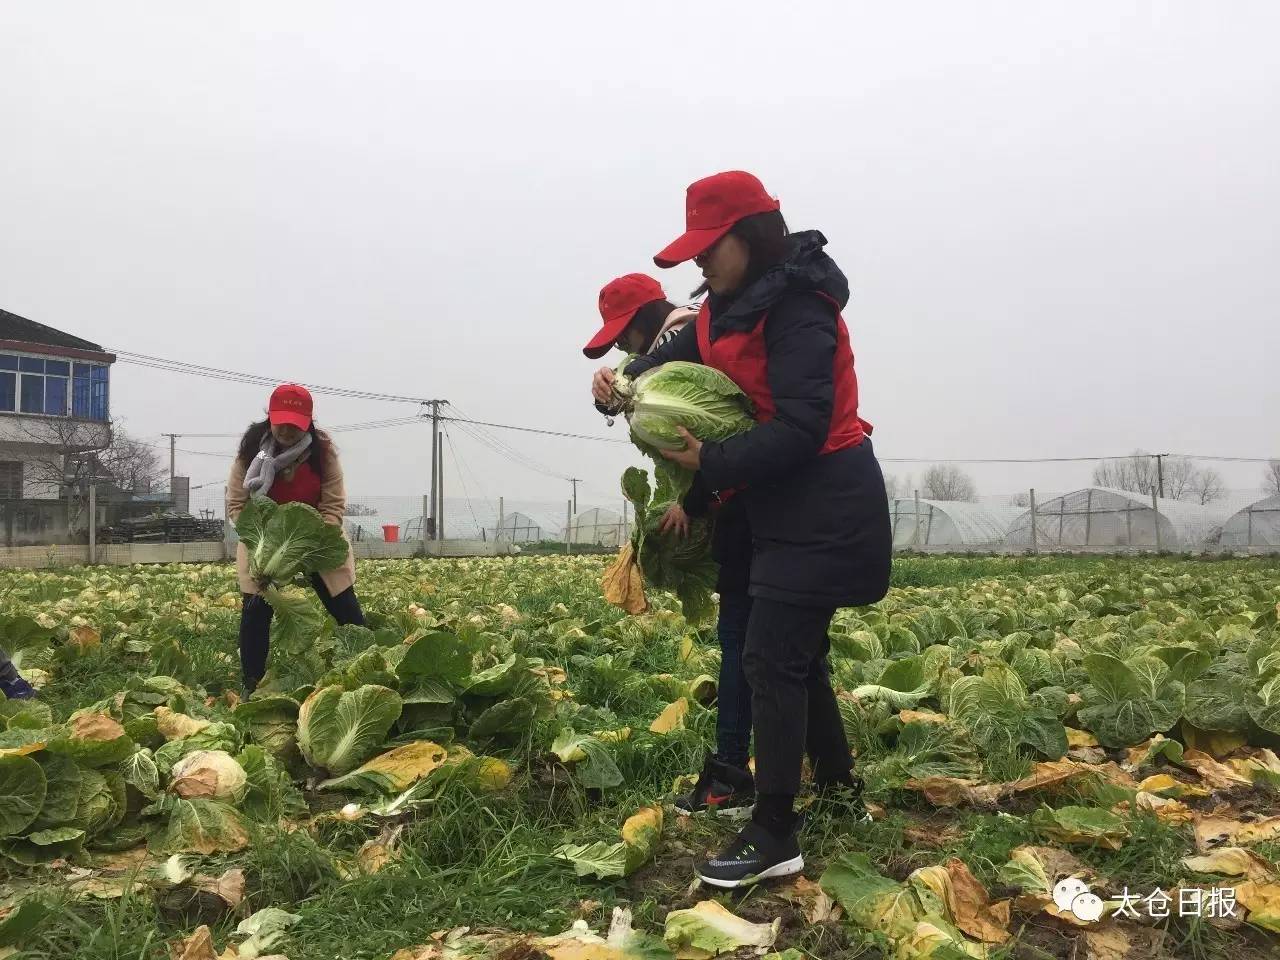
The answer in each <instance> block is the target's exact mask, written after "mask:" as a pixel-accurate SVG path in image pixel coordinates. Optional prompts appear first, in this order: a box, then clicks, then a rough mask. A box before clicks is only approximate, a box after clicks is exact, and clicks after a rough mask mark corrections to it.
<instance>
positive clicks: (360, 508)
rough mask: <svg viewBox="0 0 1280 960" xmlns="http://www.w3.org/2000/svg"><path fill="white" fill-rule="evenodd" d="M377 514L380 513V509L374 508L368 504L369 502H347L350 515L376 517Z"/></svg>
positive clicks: (348, 514)
mask: <svg viewBox="0 0 1280 960" xmlns="http://www.w3.org/2000/svg"><path fill="white" fill-rule="evenodd" d="M377 515H378V511H377V510H375V509H373V507H370V506H368V505H367V504H363V503H349V504H347V516H348V517H376V516H377Z"/></svg>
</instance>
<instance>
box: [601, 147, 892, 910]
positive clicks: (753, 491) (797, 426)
mask: <svg viewBox="0 0 1280 960" xmlns="http://www.w3.org/2000/svg"><path fill="white" fill-rule="evenodd" d="M686 228H687V229H686V230H685V232H684V234H682V235H681V236H680V237H679V238H678V239H677V240H676V241H675V242H673V243H672V244H671V245H670V246H668V247H667V248H666V249H665V250H663V251H662V252H661V253H659V254H658V255H657V256H656V257H654V261H655V262H656V263H657V264H658V266H660V267H671V266H674V265H676V264H677V263H681V262H684V261H686V260H693V261H695V262H696V263H697V265H698V266H699V267H701V269H702V276H703V280H704V284H703V289H705V290H707V291H709V293H708V296H707V299H706V300H705V301H704V302H703V304H702V308H701V309H700V310H699V313H698V317H697V320H696V321H695V322H694V323H693V324H691V325H690V326H688V327H686V328H685V329H684V330H682V331H681V332H680V333H679V334H677V335H676V336H675V337H673V338H672V339H671V340H670V341H669V342H667V343H666V344H664V345H663V346H662V347H660V348H658V349H657V350H656V351H654V353H652V354H650V355H649V356H645V357H640V358H638V359H636V360H635V361H633V362H632V363H631V364H629V365H628V367H627V370H626V372H627V375H628V376H638V375H639V374H641V373H643V372H644V371H645V370H647V369H649V368H651V367H653V366H655V365H657V364H660V363H668V362H670V361H673V360H688V361H694V362H699V363H705V364H707V365H708V366H712V367H715V368H716V369H718V370H720V371H721V372H723V373H725V374H726V375H727V376H728V377H730V378H731V379H732V380H733V381H734V382H735V383H736V384H737V385H738V386H739V387H741V388H742V390H743V391H744V392H745V393H746V394H747V395H748V396H749V397H750V398H751V399H752V401H753V402H754V404H755V408H756V419H757V421H758V422H757V424H756V426H755V427H754V428H753V429H751V430H749V431H747V432H746V433H744V434H741V435H739V436H737V437H733V438H731V439H729V440H725V441H722V442H711V441H708V442H705V443H703V442H700V441H699V440H698V439H696V438H695V437H693V436H692V435H690V434H689V433H688V432H687V431H686V432H684V437H685V441H686V447H685V449H684V450H681V451H675V452H672V453H668V454H667V456H669V457H670V458H671V459H672V460H675V461H676V462H678V463H680V464H681V465H683V466H685V467H687V468H689V469H691V470H698V471H700V472H701V474H702V476H703V479H704V481H705V483H706V484H707V486H708V487H710V488H711V489H713V490H720V491H725V490H736V491H739V492H738V493H737V495H736V497H735V499H737V498H741V499H742V500H743V502H744V505H745V507H746V512H747V517H748V519H749V522H750V526H751V533H752V544H753V548H752V557H751V575H750V581H751V582H750V593H751V597H752V608H751V617H750V620H749V622H748V625H747V638H746V645H745V648H744V650H743V667H744V669H745V671H746V675H747V679H748V681H749V682H750V684H751V693H752V714H753V727H754V732H755V747H756V749H755V758H756V790H757V791H758V792H757V799H756V805H755V810H754V812H753V814H752V820H751V823H749V824H748V825H747V826H746V827H745V828H744V829H743V830H742V832H741V833H740V834H739V835H738V837H737V838H735V839H734V840H733V842H731V843H730V844H729V845H728V846H727V847H726V848H725V849H724V850H722V851H720V852H719V853H718V854H716V855H715V856H714V857H713V858H711V859H710V860H707V861H705V862H703V863H700V864H699V865H698V867H697V870H698V875H699V876H700V877H701V878H702V879H703V880H704V881H705V882H707V883H709V884H711V885H713V886H718V887H738V886H743V885H745V884H750V883H754V882H756V881H758V880H762V879H766V878H768V877H778V876H786V875H788V874H793V873H797V872H799V871H800V870H801V869H803V867H804V859H803V857H802V856H801V854H800V846H799V842H798V840H797V837H796V834H797V832H798V829H797V828H798V825H799V822H800V821H799V818H798V817H797V815H796V813H795V810H794V805H795V798H796V794H797V793H798V791H799V788H800V773H801V768H802V766H803V759H804V754H805V752H806V751H807V752H808V754H809V758H810V760H811V762H812V766H813V777H814V782H815V787H816V789H817V791H818V793H819V796H820V798H823V799H824V800H830V801H832V802H830V803H826V802H824V804H823V806H825V807H828V808H829V809H840V808H841V807H845V808H848V807H853V808H854V809H856V807H857V806H858V804H857V803H856V797H857V792H858V790H859V789H860V784H859V783H858V781H856V780H855V779H854V777H853V773H852V763H851V760H850V755H849V745H848V742H847V740H846V738H845V734H844V728H843V726H842V724H841V720H840V711H839V709H838V708H837V706H836V699H835V694H834V693H833V691H832V689H831V679H830V674H829V672H828V667H827V654H828V652H829V650H830V640H829V638H828V635H827V630H828V627H829V626H830V623H831V619H832V617H833V616H834V614H835V611H836V610H837V609H838V608H840V607H847V606H859V605H863V604H869V603H874V602H876V601H877V600H879V599H881V598H882V597H883V596H884V595H885V593H886V592H887V591H888V586H889V567H890V559H891V547H892V538H891V534H890V526H889V510H888V497H887V496H886V493H885V487H884V478H883V476H882V474H881V472H880V466H879V464H878V463H877V461H876V458H875V454H874V453H873V452H872V449H871V441H870V439H869V437H868V433H869V432H870V425H869V424H867V423H866V422H865V421H864V420H862V419H861V418H860V417H859V416H858V382H857V377H856V376H855V374H854V365H853V353H852V350H851V349H850V346H849V333H848V329H847V328H846V327H845V323H844V320H843V318H842V317H841V314H840V311H841V309H842V308H843V307H844V305H845V304H846V303H847V302H848V299H849V285H848V281H847V280H846V279H845V276H844V274H843V273H841V271H840V269H839V267H837V266H836V264H835V262H834V261H833V260H832V259H831V258H830V257H829V256H828V255H827V254H826V253H825V252H823V249H822V248H823V246H824V245H825V244H826V238H825V237H823V236H822V234H821V233H819V232H817V231H807V232H803V233H797V234H789V233H788V232H787V227H786V222H785V221H784V220H783V218H782V213H781V209H780V207H779V204H778V201H777V200H775V199H774V198H773V197H771V196H769V194H768V193H767V192H766V191H765V189H764V186H763V185H762V184H761V183H760V181H759V180H758V179H756V178H755V177H754V176H752V175H751V174H749V173H743V172H741V171H731V172H728V173H721V174H716V175H715V176H712V177H707V178H706V179H704V180H699V181H698V182H697V183H694V184H693V185H692V186H690V187H689V190H688V196H687V200H686ZM612 377H613V375H612V371H608V370H600V371H598V372H597V373H596V375H595V377H594V379H593V382H592V392H593V394H594V395H595V397H596V399H597V400H600V401H602V402H607V401H608V398H609V395H610V387H611V382H612ZM841 801H843V802H841Z"/></svg>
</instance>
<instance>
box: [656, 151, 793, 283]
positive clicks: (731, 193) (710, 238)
mask: <svg viewBox="0 0 1280 960" xmlns="http://www.w3.org/2000/svg"><path fill="white" fill-rule="evenodd" d="M778 209H780V205H779V203H778V201H777V200H776V199H774V198H773V197H771V196H769V194H768V193H767V192H766V191H765V189H764V184H763V183H761V182H760V181H759V180H758V179H756V178H755V177H754V176H752V175H751V174H749V173H746V172H745V171H742V170H729V171H727V172H725V173H717V174H715V175H713V176H710V177H705V178H704V179H702V180H699V181H697V182H696V183H693V184H690V186H689V191H688V193H687V195H686V196H685V207H684V211H685V212H684V223H685V231H684V233H683V234H681V235H680V236H679V237H677V238H676V239H675V241H674V242H672V243H671V244H669V245H668V246H667V248H666V249H665V250H663V251H662V252H661V253H659V254H658V255H657V256H655V257H654V258H653V262H654V263H656V264H657V265H658V266H660V267H663V268H664V269H665V268H666V267H674V266H675V265H676V264H677V263H684V262H685V261H686V260H692V259H693V258H694V257H696V256H698V255H699V254H700V253H703V252H704V251H706V250H707V249H709V248H710V247H711V245H712V244H713V243H715V242H716V241H717V240H719V239H720V238H721V237H723V236H724V235H725V234H726V233H728V232H729V230H730V229H731V228H732V227H733V225H734V224H735V223H737V222H738V221H739V220H741V219H742V218H743V217H749V216H751V215H752V214H755V213H768V212H770V211H772V210H778Z"/></svg>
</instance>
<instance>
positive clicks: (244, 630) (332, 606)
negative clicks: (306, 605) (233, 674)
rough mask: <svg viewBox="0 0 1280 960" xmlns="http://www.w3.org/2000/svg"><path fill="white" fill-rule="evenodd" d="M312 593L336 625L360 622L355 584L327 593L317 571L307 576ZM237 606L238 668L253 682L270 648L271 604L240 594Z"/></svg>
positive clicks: (361, 613)
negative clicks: (240, 602) (337, 591)
mask: <svg viewBox="0 0 1280 960" xmlns="http://www.w3.org/2000/svg"><path fill="white" fill-rule="evenodd" d="M311 586H312V587H313V588H314V589H315V591H316V596H318V597H319V598H320V602H321V603H323V604H324V608H325V609H326V610H328V611H329V616H331V617H333V619H334V620H336V621H338V623H339V625H341V626H346V625H348V624H354V625H355V626H360V627H362V626H364V611H363V610H361V609H360V601H359V599H357V597H356V588H355V587H347V589H346V590H343V591H342V592H341V593H340V594H338V595H337V596H336V597H333V596H330V595H329V591H328V589H327V588H326V587H325V585H324V581H323V580H321V579H320V576H319V574H313V575H312V577H311ZM243 599H244V602H243V604H242V605H241V607H240V670H241V672H242V673H243V674H244V678H245V680H251V681H253V683H255V684H256V683H257V682H258V681H259V680H261V679H262V676H263V674H265V673H266V672H267V654H268V653H269V652H270V649H271V618H272V617H274V616H275V613H276V612H275V611H274V610H272V609H271V604H269V603H267V601H266V600H264V599H263V598H262V597H260V596H257V595H254V594H248V593H246V594H244V595H243Z"/></svg>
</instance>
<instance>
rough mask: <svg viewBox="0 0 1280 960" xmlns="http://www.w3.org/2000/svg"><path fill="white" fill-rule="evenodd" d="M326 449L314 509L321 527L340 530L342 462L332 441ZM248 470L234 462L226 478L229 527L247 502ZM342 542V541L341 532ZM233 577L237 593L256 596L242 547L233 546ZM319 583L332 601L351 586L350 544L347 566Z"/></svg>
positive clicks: (344, 506)
mask: <svg viewBox="0 0 1280 960" xmlns="http://www.w3.org/2000/svg"><path fill="white" fill-rule="evenodd" d="M325 439H326V440H329V437H328V436H327V435H325ZM328 447H329V456H328V459H327V460H326V461H325V463H324V466H323V468H322V469H321V473H322V474H323V475H324V481H323V482H322V483H321V485H320V506H319V507H318V509H319V511H320V515H321V516H322V517H324V519H325V523H332V524H336V525H337V526H338V527H339V528H341V527H342V518H343V517H344V516H345V515H346V512H347V488H346V485H345V484H344V483H343V480H342V462H341V461H340V460H339V459H338V451H337V449H336V448H335V447H334V445H333V441H332V440H329V443H328ZM248 469H249V465H248V464H247V463H242V462H240V460H238V459H237V460H236V462H235V463H234V464H232V466H231V476H230V477H228V478H227V518H228V519H229V520H230V521H231V522H232V523H235V522H236V520H237V519H239V517H240V511H241V510H243V509H244V505H245V504H246V503H248V502H249V493H248V491H246V490H245V488H244V475H245V472H246V471H247V470H248ZM288 475H289V471H285V473H284V474H283V476H288ZM343 538H344V539H345V538H346V532H345V531H344V532H343ZM236 576H237V577H238V578H239V580H240V592H241V593H249V594H256V593H257V592H258V585H257V584H256V583H254V582H253V577H251V576H249V552H248V551H247V550H246V549H245V546H244V543H238V544H236ZM320 579H321V580H323V581H324V585H325V589H327V590H328V591H329V595H330V596H333V597H336V596H337V595H338V594H340V593H342V592H343V591H344V590H346V589H348V588H349V587H353V586H355V582H356V559H355V555H354V554H353V553H352V552H351V545H350V544H348V545H347V562H346V563H344V564H343V565H342V566H340V567H338V568H336V569H334V570H326V571H324V572H323V573H321V574H320Z"/></svg>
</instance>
